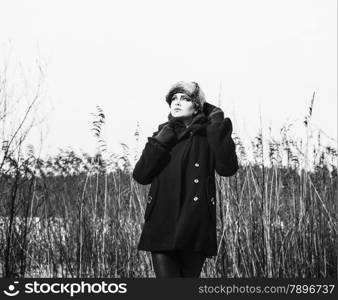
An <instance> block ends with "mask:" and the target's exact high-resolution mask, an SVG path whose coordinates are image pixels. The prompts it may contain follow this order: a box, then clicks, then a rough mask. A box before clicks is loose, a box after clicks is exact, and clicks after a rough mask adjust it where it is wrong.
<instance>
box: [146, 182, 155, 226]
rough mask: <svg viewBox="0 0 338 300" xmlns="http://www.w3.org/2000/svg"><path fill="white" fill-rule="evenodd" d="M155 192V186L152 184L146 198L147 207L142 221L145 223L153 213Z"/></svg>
mask: <svg viewBox="0 0 338 300" xmlns="http://www.w3.org/2000/svg"><path fill="white" fill-rule="evenodd" d="M156 191H157V184H156V183H155V182H153V183H152V184H151V186H150V189H149V193H148V196H147V200H146V201H147V206H146V211H145V213H144V221H147V220H148V219H149V217H150V215H151V212H152V211H153V208H154V206H155V202H156V196H157V195H156Z"/></svg>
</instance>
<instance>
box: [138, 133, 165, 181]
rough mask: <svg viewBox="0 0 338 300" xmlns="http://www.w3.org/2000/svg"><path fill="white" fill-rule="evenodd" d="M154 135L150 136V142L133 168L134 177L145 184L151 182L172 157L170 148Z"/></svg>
mask: <svg viewBox="0 0 338 300" xmlns="http://www.w3.org/2000/svg"><path fill="white" fill-rule="evenodd" d="M153 136H154V135H153ZM153 136H152V137H148V142H147V143H146V145H145V147H144V149H143V151H142V154H141V156H140V158H139V160H138V161H137V163H136V165H135V167H134V170H133V178H134V179H135V180H136V181H137V182H138V183H140V184H143V185H146V184H150V183H151V182H152V181H153V179H154V178H155V177H156V176H157V175H158V174H159V173H160V172H161V171H162V170H163V169H164V167H165V166H166V165H167V164H168V162H169V161H170V157H171V156H170V151H169V149H168V148H166V147H165V146H164V145H163V144H162V143H160V142H159V141H158V140H156V139H154V138H153Z"/></svg>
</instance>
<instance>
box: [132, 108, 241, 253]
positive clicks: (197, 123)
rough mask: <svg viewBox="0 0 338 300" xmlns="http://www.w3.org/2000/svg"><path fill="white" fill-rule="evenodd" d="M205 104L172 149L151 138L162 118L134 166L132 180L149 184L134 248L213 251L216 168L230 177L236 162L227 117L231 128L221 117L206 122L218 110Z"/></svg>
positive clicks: (215, 245) (214, 247) (160, 126)
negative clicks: (211, 123) (138, 235)
mask: <svg viewBox="0 0 338 300" xmlns="http://www.w3.org/2000/svg"><path fill="white" fill-rule="evenodd" d="M204 106H205V107H207V109H204V111H203V112H202V113H200V114H199V115H197V116H196V117H195V118H194V120H193V123H192V124H191V125H190V126H189V127H188V128H186V129H185V130H184V132H183V135H181V136H180V138H179V140H178V142H177V143H176V145H175V146H174V147H173V148H171V149H168V148H166V147H165V146H164V145H163V144H161V143H160V142H159V141H157V140H156V139H154V138H153V137H154V136H155V135H156V134H157V133H158V131H159V130H160V129H161V128H162V126H164V125H165V124H167V122H166V123H163V124H161V125H159V128H158V131H157V132H155V133H154V134H153V136H152V137H148V142H147V143H146V145H145V148H144V150H143V152H142V154H141V157H140V159H139V160H138V162H137V163H136V165H135V168H134V170H133V178H134V179H135V180H136V181H137V182H138V183H140V184H143V185H146V184H150V183H151V186H150V189H149V193H148V198H147V206H146V210H145V214H144V224H143V229H142V233H141V237H140V240H139V244H138V248H137V249H138V250H146V251H156V250H157V251H159V250H178V249H184V250H190V251H199V252H202V253H204V254H205V255H206V256H207V257H212V256H215V255H216V254H217V238H216V186H215V170H216V172H217V173H218V174H219V175H221V176H232V175H234V174H235V173H236V171H237V170H238V162H237V155H236V151H235V144H234V142H233V139H232V138H231V133H232V125H231V121H230V119H229V118H227V121H228V122H227V124H228V125H229V122H230V127H231V128H229V127H228V128H226V127H225V125H226V124H225V123H226V122H225V120H226V119H225V120H223V121H222V122H218V123H216V124H213V125H210V118H208V117H209V112H210V111H212V110H213V109H214V111H215V110H216V109H218V110H220V109H219V108H216V107H215V106H213V105H211V104H209V103H205V105H204ZM220 111H221V110H220ZM222 113H223V112H222ZM223 117H224V115H223ZM223 117H222V119H223Z"/></svg>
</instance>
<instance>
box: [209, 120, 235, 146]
mask: <svg viewBox="0 0 338 300" xmlns="http://www.w3.org/2000/svg"><path fill="white" fill-rule="evenodd" d="M215 120H216V121H215ZM207 134H208V135H209V136H210V137H211V138H212V139H216V140H218V141H220V140H223V139H224V138H226V137H231V134H232V122H231V120H230V119H229V118H225V119H224V120H221V121H220V120H219V118H217V119H214V121H211V124H209V125H208V126H207Z"/></svg>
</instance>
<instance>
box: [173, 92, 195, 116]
mask: <svg viewBox="0 0 338 300" xmlns="http://www.w3.org/2000/svg"><path fill="white" fill-rule="evenodd" d="M171 99H172V100H171V104H170V112H171V115H172V116H173V117H182V116H191V115H192V114H193V112H194V111H195V110H196V109H195V107H194V104H193V102H192V101H191V99H190V98H189V96H188V95H186V94H184V93H176V94H175V95H173V97H172V98H171Z"/></svg>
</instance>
